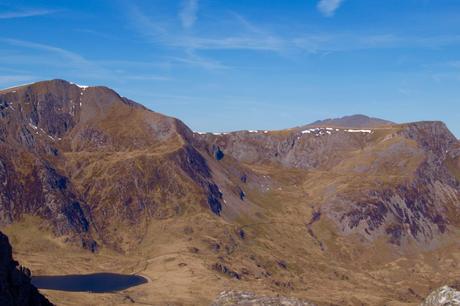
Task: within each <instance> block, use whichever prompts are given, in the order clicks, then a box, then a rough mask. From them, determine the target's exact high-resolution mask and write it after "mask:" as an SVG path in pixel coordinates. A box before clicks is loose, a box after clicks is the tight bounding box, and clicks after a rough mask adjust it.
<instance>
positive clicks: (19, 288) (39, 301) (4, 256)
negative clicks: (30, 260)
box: [0, 232, 53, 306]
mask: <svg viewBox="0 0 460 306" xmlns="http://www.w3.org/2000/svg"><path fill="white" fill-rule="evenodd" d="M0 305H2V306H52V305H53V304H51V303H50V302H49V301H48V300H47V299H46V298H45V297H44V296H43V295H41V294H40V293H39V292H38V290H37V288H35V287H34V286H33V285H32V284H31V282H30V271H29V270H28V269H27V268H25V267H23V266H20V265H19V264H18V262H17V261H15V260H13V257H12V250H11V245H10V243H9V241H8V237H7V236H6V235H4V234H3V233H2V232H0Z"/></svg>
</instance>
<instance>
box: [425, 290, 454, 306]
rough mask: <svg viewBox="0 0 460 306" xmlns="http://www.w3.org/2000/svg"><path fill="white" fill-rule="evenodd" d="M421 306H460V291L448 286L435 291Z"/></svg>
mask: <svg viewBox="0 0 460 306" xmlns="http://www.w3.org/2000/svg"><path fill="white" fill-rule="evenodd" d="M420 306H460V291H457V290H455V289H453V288H450V287H448V286H444V287H441V288H439V289H437V290H435V291H433V292H432V293H431V294H430V295H429V296H428V297H427V298H426V299H425V301H424V302H423V303H422V304H420Z"/></svg>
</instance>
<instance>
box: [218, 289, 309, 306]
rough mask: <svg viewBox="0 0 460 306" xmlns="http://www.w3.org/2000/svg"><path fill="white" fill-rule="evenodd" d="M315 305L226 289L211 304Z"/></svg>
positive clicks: (261, 305) (258, 305) (242, 305)
mask: <svg viewBox="0 0 460 306" xmlns="http://www.w3.org/2000/svg"><path fill="white" fill-rule="evenodd" d="M233 305H238V306H314V305H315V304H313V303H310V302H306V301H302V300H299V299H296V298H288V297H269V296H259V295H256V294H255V293H253V292H242V291H224V292H222V293H221V294H220V295H219V296H218V297H217V299H216V300H215V301H214V302H213V303H212V304H211V306H233Z"/></svg>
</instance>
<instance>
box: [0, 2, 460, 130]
mask: <svg viewBox="0 0 460 306" xmlns="http://www.w3.org/2000/svg"><path fill="white" fill-rule="evenodd" d="M53 78H62V79H66V80H69V81H73V82H76V83H80V84H84V85H106V86H109V87H111V88H113V89H115V90H116V91H118V92H119V93H120V94H121V95H124V96H127V97H129V98H131V99H133V100H136V101H138V102H140V103H142V104H144V105H146V106H147V107H149V108H151V109H152V110H155V111H158V112H161V113H164V114H167V115H171V116H175V117H178V118H180V119H182V120H183V121H184V122H185V123H186V124H188V125H189V126H190V127H191V128H192V129H194V130H196V131H226V130H239V129H280V128H287V127H292V126H297V125H301V124H305V123H309V122H312V121H315V120H317V119H324V118H330V117H339V116H343V115H349V114H355V113H363V114H367V115H370V116H376V117H381V118H384V119H389V120H393V121H396V122H407V121H417V120H442V121H444V122H446V123H447V124H448V126H449V128H450V129H451V130H452V131H453V132H454V133H455V134H456V135H457V136H460V101H459V96H460V95H459V93H460V1H458V0H289V1H286V0H270V1H267V0H231V1H230V0H228V1H226V0H148V1H147V0H145V1H141V0H139V1H137V0H125V1H123V0H98V1H97V0H90V1H84V0H79V1H70V0H66V1H63V0H60V1H53V0H48V1H34V0H30V1H18V0H15V1H11V0H0V87H10V86H13V85H16V84H21V83H29V82H33V81H38V80H43V79H53Z"/></svg>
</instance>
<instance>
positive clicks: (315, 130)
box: [300, 127, 373, 136]
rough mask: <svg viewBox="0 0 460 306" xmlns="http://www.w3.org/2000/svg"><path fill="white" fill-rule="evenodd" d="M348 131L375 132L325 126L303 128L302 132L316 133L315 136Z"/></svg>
mask: <svg viewBox="0 0 460 306" xmlns="http://www.w3.org/2000/svg"><path fill="white" fill-rule="evenodd" d="M341 131H343V132H347V133H367V134H371V133H373V132H372V130H354V129H343V130H342V129H338V128H331V127H324V128H311V129H307V130H303V131H301V132H300V133H301V134H314V135H315V136H321V135H332V134H333V132H341Z"/></svg>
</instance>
